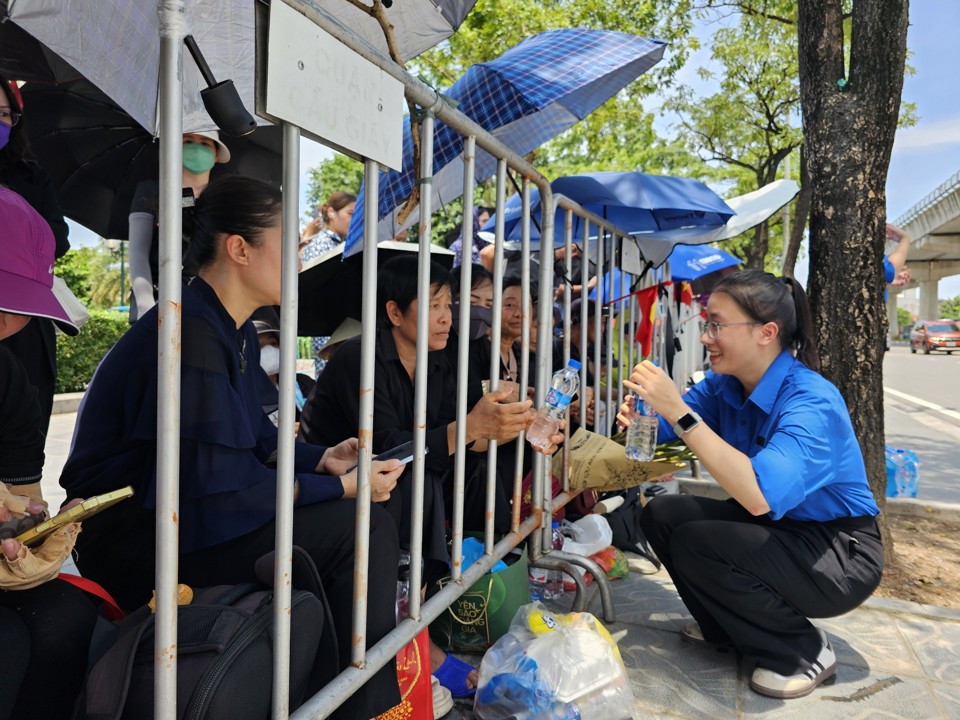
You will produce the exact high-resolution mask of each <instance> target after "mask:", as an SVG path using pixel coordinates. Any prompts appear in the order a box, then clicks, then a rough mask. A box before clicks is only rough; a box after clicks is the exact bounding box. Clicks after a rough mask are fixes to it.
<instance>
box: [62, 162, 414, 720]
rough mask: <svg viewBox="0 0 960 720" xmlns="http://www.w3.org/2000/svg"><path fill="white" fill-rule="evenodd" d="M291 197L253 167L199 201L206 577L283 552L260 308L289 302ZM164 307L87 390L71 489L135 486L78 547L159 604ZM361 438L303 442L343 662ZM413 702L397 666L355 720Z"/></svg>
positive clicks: (196, 524) (190, 459)
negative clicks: (160, 318)
mask: <svg viewBox="0 0 960 720" xmlns="http://www.w3.org/2000/svg"><path fill="white" fill-rule="evenodd" d="M280 211H281V197H280V192H279V191H278V190H277V189H275V188H273V187H272V186H270V185H268V184H266V183H262V182H259V181H256V180H251V179H249V178H243V177H239V176H230V177H224V178H221V179H219V180H215V181H214V182H212V183H211V184H210V185H209V186H208V187H207V189H206V190H205V191H204V193H203V195H201V196H200V198H199V200H198V201H197V204H196V208H195V211H194V232H193V236H192V239H191V247H192V252H194V253H195V258H196V261H197V265H198V266H199V270H198V275H197V277H196V278H194V279H193V280H192V281H191V283H190V284H189V285H187V286H185V287H184V288H183V298H182V299H183V302H182V368H181V376H180V381H181V398H182V400H181V411H180V499H181V501H180V525H179V527H180V562H179V578H180V580H181V582H184V583H186V584H188V585H193V586H197V587H204V586H211V585H220V584H234V583H240V582H246V581H252V580H255V576H254V564H255V562H256V560H257V559H258V558H259V557H261V556H262V555H264V554H266V553H268V552H270V551H272V550H273V547H274V532H275V523H274V518H275V514H276V483H277V471H276V469H275V467H274V464H273V462H272V455H273V453H274V451H275V450H276V448H277V428H276V427H275V426H274V425H273V423H272V422H270V420H269V418H267V416H266V415H265V414H264V412H263V409H262V407H261V404H260V387H261V386H260V379H261V375H262V373H263V371H262V370H261V368H260V344H259V342H258V341H257V333H256V329H255V328H254V325H253V323H252V322H251V321H250V316H251V314H252V313H253V311H254V310H256V309H257V308H258V307H261V306H264V305H276V304H278V303H279V302H280V255H281V252H280V248H281V228H280ZM157 335H158V323H157V309H156V308H155V307H154V308H153V309H151V310H149V311H148V312H147V314H145V315H144V316H143V318H141V320H140V321H139V322H137V323H136V324H135V325H134V326H133V327H132V328H131V329H130V330H129V331H128V332H127V334H126V335H124V336H123V338H121V339H120V341H119V342H118V343H117V345H116V346H115V347H114V348H113V349H112V350H111V351H110V352H109V353H108V354H107V356H106V357H105V358H104V360H103V362H102V363H101V364H100V367H99V368H98V369H97V372H96V374H95V376H94V378H93V381H92V382H91V384H90V387H89V388H88V389H87V392H86V395H85V397H84V401H83V405H82V407H81V409H80V413H79V416H78V418H77V427H76V430H75V434H74V441H73V447H72V448H71V453H70V457H69V458H68V460H67V463H66V466H65V467H64V470H63V474H62V476H61V479H60V484H61V485H63V487H64V488H66V490H67V496H68V497H69V498H74V497H87V496H92V495H96V494H99V493H103V492H107V491H109V490H115V489H117V488H118V487H121V486H123V485H128V484H129V485H133V487H134V490H135V492H136V495H135V498H134V499H133V500H131V501H129V502H127V503H121V504H119V505H117V506H115V507H114V508H111V509H110V510H107V511H105V512H103V513H101V514H100V515H98V516H97V517H95V518H91V519H90V521H89V522H84V532H83V534H82V535H81V536H80V540H79V542H78V543H77V550H78V558H77V564H78V566H79V567H80V569H81V571H82V572H83V574H84V575H85V576H87V577H92V578H93V579H94V580H96V581H98V582H100V583H101V584H102V585H104V587H106V588H107V589H108V590H109V591H110V592H111V594H113V596H114V597H115V598H116V599H117V601H118V602H119V603H120V604H121V606H122V607H124V608H127V609H129V608H133V607H136V606H138V605H140V604H143V603H145V602H146V601H147V600H149V599H150V591H151V589H152V588H153V576H154V542H155V534H154V513H155V509H156V462H157V360H156V358H157ZM356 464H357V440H356V438H350V439H348V440H344V441H343V442H342V443H340V444H338V445H336V446H334V447H330V448H326V447H319V446H316V445H308V444H304V443H297V445H296V458H295V472H296V477H295V480H294V482H295V488H296V489H295V498H296V508H295V509H294V528H293V542H294V544H295V545H298V546H300V547H302V548H303V549H304V550H306V551H307V552H308V553H309V554H310V555H311V557H312V558H313V560H314V562H315V564H316V565H317V568H318V570H319V571H320V575H321V578H322V580H323V584H324V589H325V591H326V595H327V597H328V599H329V601H330V607H331V612H332V614H333V619H334V623H335V625H336V629H337V640H338V643H339V657H340V663H341V667H340V668H339V669H343V667H344V666H345V665H346V664H347V663H349V659H350V656H351V631H350V628H351V620H350V616H351V612H352V604H353V559H354V517H355V508H354V501H353V500H352V499H348V498H353V497H355V496H356V489H357V476H356V470H355V469H353V468H354V466H355V465H356ZM402 469H403V466H402V465H400V463H399V461H397V460H388V461H383V462H376V461H375V462H374V463H373V470H372V473H371V475H372V477H371V484H372V491H373V500H374V501H383V500H386V499H387V498H388V497H389V496H390V492H391V491H392V490H393V488H394V486H395V484H396V481H397V478H398V477H399V475H400V473H401V471H402ZM369 547H370V553H369V556H370V570H369V573H368V575H367V583H368V594H367V603H368V605H367V612H368V616H367V620H368V624H367V638H368V641H369V643H370V644H373V643H374V642H376V641H378V640H380V639H381V638H383V637H384V636H385V635H386V634H387V633H388V632H390V631H391V630H392V629H393V628H394V627H395V625H396V619H395V611H394V601H395V595H396V592H395V591H396V574H397V564H398V561H399V551H398V539H397V532H396V529H395V528H394V526H393V523H392V521H391V519H390V518H389V516H387V515H386V513H385V512H384V511H383V510H382V508H380V507H378V506H376V505H375V506H373V507H372V508H371V516H370V545H369ZM399 702H400V694H399V690H398V687H397V679H396V670H395V668H394V667H393V663H388V664H387V665H385V666H384V667H383V668H382V669H381V671H380V672H378V673H377V674H376V675H375V676H374V677H373V678H372V679H371V680H370V681H369V682H368V683H367V684H366V685H364V686H363V688H361V689H360V690H359V691H358V692H357V693H356V694H354V695H353V696H352V697H351V698H350V699H349V700H348V701H347V702H346V703H345V704H344V705H343V706H342V707H341V708H340V711H339V715H338V716H339V717H344V718H361V717H362V718H368V717H373V716H375V715H378V714H380V713H382V712H384V711H385V710H387V709H389V708H391V707H393V706H395V705H397V704H398V703H399Z"/></svg>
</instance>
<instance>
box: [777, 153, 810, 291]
mask: <svg viewBox="0 0 960 720" xmlns="http://www.w3.org/2000/svg"><path fill="white" fill-rule="evenodd" d="M810 194H811V192H810V172H809V171H808V170H807V154H806V152H805V150H804V148H803V146H802V145H801V146H800V194H799V195H797V201H796V202H795V203H794V204H793V225H791V226H790V237H789V238H787V245H786V247H785V248H784V249H783V275H784V276H785V277H793V273H794V271H795V270H796V266H797V256H798V255H799V254H800V243H802V242H803V231H804V230H806V228H807V218H808V217H809V216H810Z"/></svg>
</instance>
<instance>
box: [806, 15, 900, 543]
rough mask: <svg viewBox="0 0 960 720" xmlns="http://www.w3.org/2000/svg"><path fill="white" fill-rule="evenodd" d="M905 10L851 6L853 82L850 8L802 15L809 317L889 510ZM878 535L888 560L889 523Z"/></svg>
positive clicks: (879, 495)
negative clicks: (887, 271) (896, 177)
mask: <svg viewBox="0 0 960 720" xmlns="http://www.w3.org/2000/svg"><path fill="white" fill-rule="evenodd" d="M907 7H908V2H907V0H854V3H853V14H852V24H851V43H850V53H849V58H850V59H849V63H850V65H849V66H850V73H849V77H845V75H844V37H843V17H842V3H841V0H800V2H799V4H798V39H799V43H798V47H799V66H800V103H801V107H802V109H803V130H804V145H805V147H806V151H807V162H808V165H809V168H808V169H809V172H810V186H811V199H810V201H811V206H810V281H809V295H810V302H811V309H812V311H813V317H814V322H815V324H816V331H817V332H816V334H817V341H818V343H819V346H820V357H821V360H822V363H823V374H824V375H825V376H826V377H827V378H829V379H830V380H831V381H832V382H833V383H834V384H836V386H837V387H838V388H839V389H840V392H841V393H842V394H843V396H844V398H845V399H846V401H847V406H848V407H849V408H850V415H851V418H852V420H853V427H854V429H855V431H856V433H857V438H858V440H859V442H860V447H861V449H862V450H863V456H864V461H865V463H866V468H867V476H868V478H869V480H870V486H871V489H872V490H873V494H874V496H875V497H876V499H877V503H878V504H879V505H880V508H881V510H882V509H883V508H884V504H885V497H886V464H885V461H884V455H883V442H884V425H883V336H884V329H885V324H886V321H885V313H884V307H883V289H884V281H883V269H882V268H883V266H882V259H883V239H884V222H885V218H886V194H885V190H884V188H885V185H886V180H887V169H888V166H889V163H890V152H891V149H892V147H893V138H894V132H895V130H896V125H897V116H898V113H899V109H900V95H901V91H902V89H903V70H904V60H905V56H906V39H907ZM880 528H881V533H882V535H883V540H884V548H885V551H884V552H885V555H886V557H887V559H888V560H891V559H892V558H893V544H892V539H891V537H890V532H889V529H888V527H887V523H886V520H885V516H884V515H883V513H881V516H880Z"/></svg>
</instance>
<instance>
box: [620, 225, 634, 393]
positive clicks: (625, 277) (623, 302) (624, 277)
mask: <svg viewBox="0 0 960 720" xmlns="http://www.w3.org/2000/svg"><path fill="white" fill-rule="evenodd" d="M625 242H627V239H626V238H620V250H621V252H622V251H623V243H625ZM620 272H621V273H622V274H621V276H620V289H619V290H618V291H617V295H619V296H620V297H619V298H618V299H617V381H618V382H617V408H618V409H619V408H620V406H621V405H623V397H624V390H623V381H624V380H625V379H626V377H625V375H624V372H625V370H627V369H628V368H630V366H628V365H625V364H624V360H626V358H624V356H623V336H624V334H625V333H624V331H623V330H624V326H623V324H624V321H625V320H626V317H627V316H626V308H627V298H626V297H624V296H623V289H624V288H629V287H630V283H631V281H632V279H633V277H632V276H631V275H629V274H628V273H625V272H623V271H622V270H621V271H620Z"/></svg>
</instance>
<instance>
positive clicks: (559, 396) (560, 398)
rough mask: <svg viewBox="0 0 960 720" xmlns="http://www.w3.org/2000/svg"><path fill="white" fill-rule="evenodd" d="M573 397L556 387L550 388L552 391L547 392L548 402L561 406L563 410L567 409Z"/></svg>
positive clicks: (556, 406)
mask: <svg viewBox="0 0 960 720" xmlns="http://www.w3.org/2000/svg"><path fill="white" fill-rule="evenodd" d="M571 399H572V398H571V397H570V396H569V395H566V394H564V393H562V392H560V391H559V390H557V389H556V388H550V392H548V393H547V399H546V401H545V402H546V404H547V405H552V406H553V407H555V408H560V409H561V410H566V409H567V407H568V406H569V405H570V400H571Z"/></svg>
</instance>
